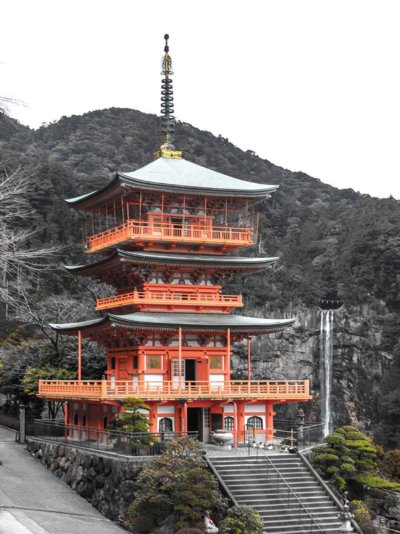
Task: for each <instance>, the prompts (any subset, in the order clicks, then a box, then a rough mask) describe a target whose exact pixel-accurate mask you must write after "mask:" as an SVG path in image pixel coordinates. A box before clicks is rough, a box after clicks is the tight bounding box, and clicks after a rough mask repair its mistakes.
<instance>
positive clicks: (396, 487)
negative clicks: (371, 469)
mask: <svg viewBox="0 0 400 534" xmlns="http://www.w3.org/2000/svg"><path fill="white" fill-rule="evenodd" d="M358 480H359V482H360V483H361V484H364V485H365V486H367V487H369V488H375V489H380V488H385V489H390V490H393V491H400V484H399V483H398V482H389V481H388V480H385V479H384V478H381V477H380V476H378V475H377V474H375V473H363V474H362V475H360V476H359V477H358Z"/></svg>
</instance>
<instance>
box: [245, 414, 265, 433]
mask: <svg viewBox="0 0 400 534" xmlns="http://www.w3.org/2000/svg"><path fill="white" fill-rule="evenodd" d="M247 428H248V429H249V430H250V429H251V430H253V429H254V430H262V429H263V420H262V419H261V417H258V416H257V415H253V417H249V420H248V421H247Z"/></svg>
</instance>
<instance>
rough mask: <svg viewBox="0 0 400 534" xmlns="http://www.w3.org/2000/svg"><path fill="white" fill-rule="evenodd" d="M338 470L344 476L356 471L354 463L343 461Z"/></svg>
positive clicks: (351, 474)
mask: <svg viewBox="0 0 400 534" xmlns="http://www.w3.org/2000/svg"><path fill="white" fill-rule="evenodd" d="M340 472H341V473H342V475H344V476H353V475H355V474H356V473H357V469H356V468H355V467H354V464H348V463H344V464H342V465H341V466H340Z"/></svg>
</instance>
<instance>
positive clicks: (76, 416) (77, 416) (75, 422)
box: [74, 413, 79, 425]
mask: <svg viewBox="0 0 400 534" xmlns="http://www.w3.org/2000/svg"><path fill="white" fill-rule="evenodd" d="M78 423H79V415H78V414H77V413H75V415H74V425H77V424H78Z"/></svg>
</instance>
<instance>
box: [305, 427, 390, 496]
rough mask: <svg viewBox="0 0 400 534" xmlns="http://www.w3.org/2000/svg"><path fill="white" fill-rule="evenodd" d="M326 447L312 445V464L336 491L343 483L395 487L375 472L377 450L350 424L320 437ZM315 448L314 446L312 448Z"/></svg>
mask: <svg viewBox="0 0 400 534" xmlns="http://www.w3.org/2000/svg"><path fill="white" fill-rule="evenodd" d="M324 441H325V443H327V444H328V448H327V449H328V450H329V451H332V450H334V451H335V452H336V454H332V453H331V452H329V453H326V452H325V453H324V452H322V451H321V447H316V448H315V449H316V453H317V454H316V455H315V456H314V458H313V459H312V463H313V465H314V466H315V467H316V468H317V469H318V470H319V471H321V472H322V474H324V475H325V476H326V477H327V478H329V479H330V481H331V482H332V483H333V484H335V485H336V487H337V488H338V490H339V491H343V490H344V489H345V488H347V487H350V489H351V487H357V488H358V490H360V488H361V489H362V490H363V491H368V488H369V489H379V488H388V489H396V488H398V487H400V486H399V485H398V484H395V483H392V482H388V481H387V480H384V479H383V478H381V477H379V475H378V473H377V451H376V447H375V446H374V444H373V443H372V440H371V438H369V437H368V436H366V435H365V434H363V433H362V432H360V431H358V430H357V429H356V428H353V427H351V426H343V427H341V428H339V429H338V430H336V431H335V432H333V433H332V434H331V435H329V436H327V437H326V438H325V439H324ZM314 452H315V450H314Z"/></svg>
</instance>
